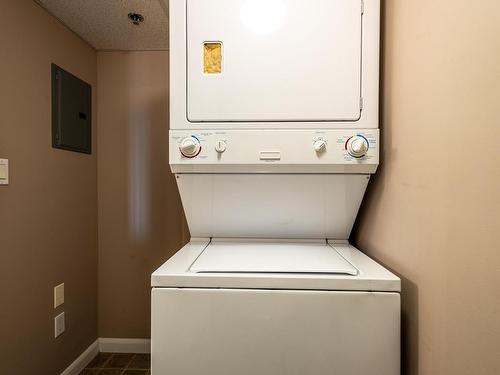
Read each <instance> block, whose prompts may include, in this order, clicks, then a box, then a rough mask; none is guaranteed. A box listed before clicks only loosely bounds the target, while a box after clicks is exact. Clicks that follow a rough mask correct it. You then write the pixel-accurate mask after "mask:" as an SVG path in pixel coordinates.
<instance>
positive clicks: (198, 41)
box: [186, 0, 362, 122]
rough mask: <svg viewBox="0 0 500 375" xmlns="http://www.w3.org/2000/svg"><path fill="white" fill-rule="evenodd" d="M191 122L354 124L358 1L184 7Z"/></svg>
mask: <svg viewBox="0 0 500 375" xmlns="http://www.w3.org/2000/svg"><path fill="white" fill-rule="evenodd" d="M186 4H187V116H188V119H189V121H191V122H268V121H281V122H284V121H288V122H289V121H355V120H357V119H359V117H360V111H361V107H360V97H361V51H362V1H361V0H211V1H206V0H187V2H186Z"/></svg>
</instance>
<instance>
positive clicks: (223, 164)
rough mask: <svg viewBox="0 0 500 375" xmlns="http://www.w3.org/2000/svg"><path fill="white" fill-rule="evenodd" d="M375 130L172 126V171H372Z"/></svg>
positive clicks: (375, 153) (375, 160) (376, 152)
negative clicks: (191, 130) (175, 127)
mask: <svg viewBox="0 0 500 375" xmlns="http://www.w3.org/2000/svg"><path fill="white" fill-rule="evenodd" d="M378 137H379V132H378V129H368V130H364V131H360V130H349V129H347V130H346V129H332V130H321V131H319V130H318V131H310V130H228V131H222V130H214V131H209V130H204V131H194V132H189V131H185V130H171V131H170V164H171V166H172V170H173V172H175V173H182V172H184V173H189V172H192V173H196V172H207V173H217V172H220V173H224V172H241V173H252V172H256V173H261V172H271V173H291V172H293V173H374V172H375V170H376V168H377V166H378V161H379V150H378Z"/></svg>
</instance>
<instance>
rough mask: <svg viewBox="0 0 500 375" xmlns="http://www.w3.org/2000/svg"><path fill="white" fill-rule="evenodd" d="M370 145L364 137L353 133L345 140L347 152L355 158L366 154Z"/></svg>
mask: <svg viewBox="0 0 500 375" xmlns="http://www.w3.org/2000/svg"><path fill="white" fill-rule="evenodd" d="M369 147H370V145H369V144H368V141H367V140H366V138H365V137H362V136H360V135H355V136H354V137H352V138H351V139H349V141H348V142H347V152H349V155H351V156H353V157H355V158H361V157H363V156H365V155H366V153H367V152H368V148H369Z"/></svg>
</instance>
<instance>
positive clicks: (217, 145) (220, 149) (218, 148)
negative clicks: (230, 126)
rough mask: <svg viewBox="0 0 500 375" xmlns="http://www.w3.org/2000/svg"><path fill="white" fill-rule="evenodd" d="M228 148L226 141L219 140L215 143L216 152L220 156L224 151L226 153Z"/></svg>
mask: <svg viewBox="0 0 500 375" xmlns="http://www.w3.org/2000/svg"><path fill="white" fill-rule="evenodd" d="M226 147H227V145H226V142H224V141H221V140H219V141H217V142H216V143H215V151H217V152H218V153H219V154H222V153H223V152H224V151H226Z"/></svg>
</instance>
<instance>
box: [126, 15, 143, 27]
mask: <svg viewBox="0 0 500 375" xmlns="http://www.w3.org/2000/svg"><path fill="white" fill-rule="evenodd" d="M128 19H129V20H130V21H131V22H132V23H133V24H134V25H140V24H141V23H142V22H144V16H143V15H142V14H140V13H129V14H128Z"/></svg>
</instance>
